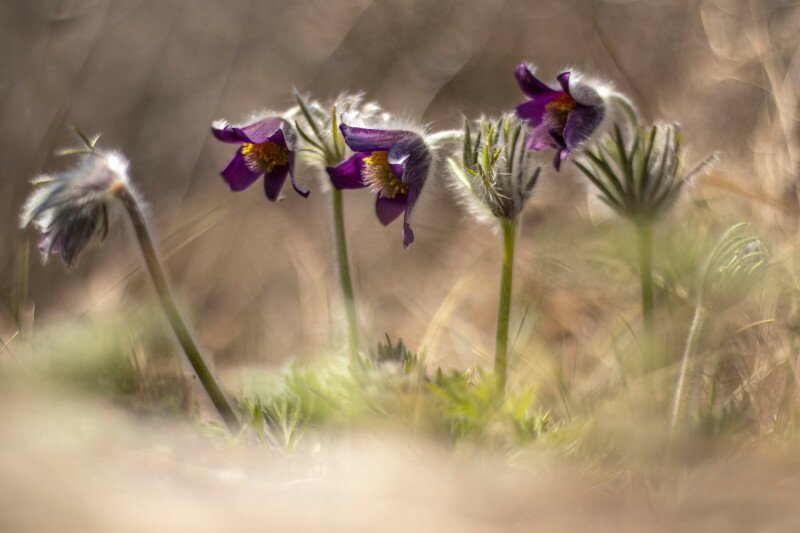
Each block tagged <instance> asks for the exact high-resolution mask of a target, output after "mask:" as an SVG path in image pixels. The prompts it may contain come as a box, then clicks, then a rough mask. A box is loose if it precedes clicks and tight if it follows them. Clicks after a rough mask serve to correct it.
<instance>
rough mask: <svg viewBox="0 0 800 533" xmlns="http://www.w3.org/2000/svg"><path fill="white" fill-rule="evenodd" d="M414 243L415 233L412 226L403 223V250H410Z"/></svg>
mask: <svg viewBox="0 0 800 533" xmlns="http://www.w3.org/2000/svg"><path fill="white" fill-rule="evenodd" d="M413 242H414V232H413V231H411V226H409V225H408V224H407V223H403V248H408V247H409V246H411V243H413Z"/></svg>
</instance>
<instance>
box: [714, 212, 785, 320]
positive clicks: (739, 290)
mask: <svg viewBox="0 0 800 533" xmlns="http://www.w3.org/2000/svg"><path fill="white" fill-rule="evenodd" d="M749 229H750V226H749V224H747V223H745V222H740V223H739V224H736V225H734V226H732V227H731V228H729V229H728V231H726V232H725V233H724V234H723V235H722V237H721V238H720V240H719V242H718V243H717V245H716V246H715V247H714V249H713V250H712V252H711V254H710V255H709V258H708V261H707V262H706V265H705V268H704V270H703V274H702V281H701V287H700V304H701V305H703V306H704V307H706V308H708V309H715V310H724V309H727V308H728V307H731V306H732V305H734V304H736V303H738V302H739V301H740V300H742V299H743V298H744V297H745V296H747V293H748V292H749V291H750V290H751V289H752V288H753V287H755V286H756V285H757V284H758V283H759V282H760V281H761V279H762V278H763V276H764V274H765V272H766V269H767V267H768V265H769V261H768V256H767V252H766V251H765V250H764V246H763V244H762V242H761V239H759V238H758V237H756V236H754V235H752V234H751V233H750V231H749Z"/></svg>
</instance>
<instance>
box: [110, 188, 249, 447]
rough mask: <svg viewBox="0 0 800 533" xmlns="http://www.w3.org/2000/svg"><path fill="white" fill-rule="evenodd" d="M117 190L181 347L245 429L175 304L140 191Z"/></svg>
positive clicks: (220, 405)
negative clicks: (139, 197) (142, 206)
mask: <svg viewBox="0 0 800 533" xmlns="http://www.w3.org/2000/svg"><path fill="white" fill-rule="evenodd" d="M114 192H115V194H116V196H117V198H119V200H120V202H122V205H124V206H125V210H126V211H127V213H128V217H129V218H130V221H131V223H132V224H133V229H134V232H135V233H136V239H137V240H138V241H139V247H140V248H141V250H142V256H143V257H144V262H145V264H146V265H147V271H148V273H149V274H150V279H151V280H152V281H153V286H154V287H155V289H156V293H157V294H158V299H159V301H160V303H161V307H162V309H163V310H164V314H165V315H166V316H167V320H168V321H169V323H170V326H172V330H173V331H174V332H175V336H176V337H177V338H178V342H179V343H180V345H181V348H183V352H184V353H185V354H186V357H187V358H188V359H189V363H190V364H191V365H192V368H193V369H194V371H195V373H196V374H197V377H198V378H199V379H200V383H201V384H202V385H203V388H205V390H206V392H207V393H208V396H209V397H210V398H211V401H212V402H213V403H214V407H216V408H217V412H219V415H220V417H221V418H222V420H223V421H224V422H225V424H226V425H227V426H228V429H229V430H230V432H231V433H233V434H236V433H238V432H239V430H240V429H241V425H240V423H239V419H238V418H237V417H236V413H235V411H234V410H233V407H232V406H231V404H230V402H229V401H228V398H227V397H226V396H225V393H224V392H223V390H222V387H221V386H220V384H219V381H218V380H217V378H216V377H215V376H214V374H213V372H212V371H211V368H210V367H209V365H208V363H207V362H206V360H205V358H204V357H203V354H202V353H201V352H200V348H198V346H197V343H196V342H195V340H194V338H193V337H192V334H191V333H190V332H189V328H188V327H187V326H186V323H185V322H184V320H183V317H181V314H180V311H178V306H177V305H176V304H175V299H174V298H173V297H172V292H171V291H170V288H169V284H168V283H167V278H166V276H165V274H164V269H163V268H162V267H161V262H160V261H159V258H158V252H156V249H155V246H154V245H153V238H152V237H151V235H150V230H149V229H148V227H147V220H146V219H145V216H144V213H143V212H142V208H141V206H140V204H139V201H138V199H137V198H136V195H135V194H134V193H133V192H132V191H131V190H130V189H128V187H127V186H125V185H124V184H121V183H118V184H117V186H116V188H115V189H114Z"/></svg>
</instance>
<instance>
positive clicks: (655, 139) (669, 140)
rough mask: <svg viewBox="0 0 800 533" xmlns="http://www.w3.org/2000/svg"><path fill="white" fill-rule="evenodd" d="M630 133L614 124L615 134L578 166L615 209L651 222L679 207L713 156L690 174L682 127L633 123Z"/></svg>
mask: <svg viewBox="0 0 800 533" xmlns="http://www.w3.org/2000/svg"><path fill="white" fill-rule="evenodd" d="M628 131H629V133H628V134H627V135H626V134H623V132H622V129H621V128H620V127H619V125H617V124H615V125H614V129H613V132H612V133H610V134H608V135H607V136H606V137H605V138H603V139H601V140H600V141H599V142H598V143H597V144H596V146H595V147H594V148H593V149H587V150H585V151H584V152H583V153H582V155H581V157H580V158H579V159H577V160H575V165H576V166H577V167H578V168H579V169H580V170H581V172H583V174H584V175H585V176H586V177H587V178H589V181H591V182H592V184H593V185H594V186H595V188H596V189H597V192H598V197H599V198H600V200H601V201H602V202H603V203H605V204H606V205H608V206H609V207H611V209H613V210H614V211H616V212H617V213H619V214H620V215H622V216H623V217H625V218H628V219H631V220H634V221H639V222H645V221H652V220H654V219H657V218H658V217H660V216H662V215H663V214H664V213H666V212H667V211H668V210H669V209H670V208H671V207H672V206H673V205H674V204H675V201H676V200H677V199H678V195H679V193H680V191H681V189H682V188H683V186H684V184H686V182H687V181H688V180H689V179H690V178H691V177H692V176H694V175H696V174H697V173H699V172H701V171H702V170H704V169H705V168H706V167H707V166H708V165H709V164H710V163H711V162H712V160H713V159H714V156H713V155H712V156H709V157H706V158H705V159H704V160H702V161H701V162H700V163H699V164H697V165H695V166H694V167H692V168H691V169H690V170H688V171H686V170H685V168H684V160H683V154H682V149H681V140H682V135H681V132H680V127H679V126H678V125H676V124H656V125H653V126H651V127H649V128H644V127H640V126H638V125H636V124H631V125H630V127H629V130H628Z"/></svg>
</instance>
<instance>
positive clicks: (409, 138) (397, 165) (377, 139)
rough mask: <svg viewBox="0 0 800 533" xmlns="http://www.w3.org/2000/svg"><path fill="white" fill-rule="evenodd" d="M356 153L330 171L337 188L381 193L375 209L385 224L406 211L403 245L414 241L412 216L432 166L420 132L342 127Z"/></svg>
mask: <svg viewBox="0 0 800 533" xmlns="http://www.w3.org/2000/svg"><path fill="white" fill-rule="evenodd" d="M339 130H340V131H341V134H342V137H343V139H344V142H345V144H347V146H348V147H349V148H350V149H351V150H352V151H353V152H354V153H353V155H352V156H350V157H349V158H348V159H346V160H344V161H343V162H341V163H340V164H338V165H337V166H335V167H328V168H327V169H326V170H327V172H328V176H330V178H331V183H333V186H334V187H336V188H337V189H358V188H363V187H367V188H369V189H370V190H371V191H372V192H374V193H375V194H376V195H377V201H376V204H375V212H376V214H377V216H378V220H380V222H381V223H382V224H383V225H384V226H385V225H388V224H389V223H391V222H392V221H393V220H395V219H396V218H397V217H399V216H400V215H401V214H404V219H403V246H404V247H406V248H407V247H408V246H409V245H410V244H411V243H412V242H414V232H413V231H411V226H410V216H411V211H412V209H413V208H414V204H415V203H416V201H417V199H418V198H419V195H420V193H421V192H422V187H423V186H424V185H425V180H426V179H427V177H428V173H429V171H430V167H431V162H432V158H431V153H430V150H429V148H428V145H427V143H426V142H425V140H424V139H423V138H422V136H421V135H419V134H418V133H415V132H412V131H407V130H393V129H380V128H359V127H352V126H349V125H347V124H341V125H340V126H339Z"/></svg>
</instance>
